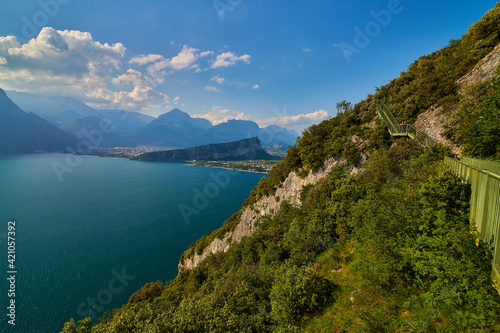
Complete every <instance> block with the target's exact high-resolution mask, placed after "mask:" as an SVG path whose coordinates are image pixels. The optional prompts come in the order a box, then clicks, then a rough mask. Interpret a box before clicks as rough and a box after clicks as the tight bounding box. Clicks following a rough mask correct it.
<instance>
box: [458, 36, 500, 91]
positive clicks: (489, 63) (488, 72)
mask: <svg viewBox="0 0 500 333" xmlns="http://www.w3.org/2000/svg"><path fill="white" fill-rule="evenodd" d="M499 65H500V44H499V45H497V46H496V47H495V48H494V49H493V51H491V52H490V53H489V54H488V55H487V56H486V57H484V58H483V60H481V61H480V62H479V63H478V64H477V65H476V66H475V67H474V68H473V69H472V70H471V71H470V72H469V73H467V74H466V75H464V76H463V77H461V78H460V79H459V80H458V81H457V84H458V85H459V86H460V88H465V87H467V86H469V85H471V84H474V83H477V82H481V81H487V80H490V79H491V78H493V77H494V76H495V72H496V70H497V68H498V66H499Z"/></svg>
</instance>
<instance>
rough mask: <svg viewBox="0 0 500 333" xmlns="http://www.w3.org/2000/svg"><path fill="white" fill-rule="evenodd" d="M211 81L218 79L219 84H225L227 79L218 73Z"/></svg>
mask: <svg viewBox="0 0 500 333" xmlns="http://www.w3.org/2000/svg"><path fill="white" fill-rule="evenodd" d="M210 81H216V82H217V83H218V84H224V83H225V82H226V79H225V78H223V77H220V76H219V75H217V76H214V77H213V78H211V79H210Z"/></svg>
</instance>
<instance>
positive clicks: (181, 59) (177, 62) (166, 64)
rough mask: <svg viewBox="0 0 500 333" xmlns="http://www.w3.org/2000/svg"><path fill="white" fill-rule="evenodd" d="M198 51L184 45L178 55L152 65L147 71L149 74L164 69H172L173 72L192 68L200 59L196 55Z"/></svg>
mask: <svg viewBox="0 0 500 333" xmlns="http://www.w3.org/2000/svg"><path fill="white" fill-rule="evenodd" d="M198 51H199V50H198V49H195V48H193V47H189V46H187V45H184V47H183V48H182V51H181V52H180V53H179V54H178V55H176V56H175V57H173V58H171V59H163V60H161V61H158V62H156V63H154V64H152V65H151V66H149V68H148V71H149V72H150V73H156V72H159V71H161V70H163V69H165V68H172V69H174V70H181V69H184V68H187V67H189V66H192V65H193V64H194V63H195V62H196V60H198V58H199V57H200V55H199V53H197V52H198Z"/></svg>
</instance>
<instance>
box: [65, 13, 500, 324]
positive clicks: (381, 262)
mask: <svg viewBox="0 0 500 333" xmlns="http://www.w3.org/2000/svg"><path fill="white" fill-rule="evenodd" d="M499 27H500V5H497V6H496V7H495V8H494V9H492V10H491V11H490V12H489V13H487V14H486V15H485V17H484V18H483V19H482V20H481V21H479V22H478V23H476V24H474V25H473V26H472V27H471V28H470V29H469V31H468V33H467V34H466V35H465V36H464V37H463V38H462V40H460V41H452V42H451V43H450V45H449V46H448V47H446V48H444V49H442V50H440V51H438V52H436V53H433V54H431V55H428V56H425V57H422V58H420V59H419V60H417V61H416V62H415V63H414V64H412V65H411V66H410V68H409V69H408V71H407V72H404V73H402V74H401V76H400V77H399V78H397V79H395V80H393V81H392V82H390V83H389V84H388V85H387V86H385V87H381V88H379V89H377V90H378V91H377V92H376V93H375V94H374V95H370V96H368V97H367V98H366V99H365V100H364V101H362V102H360V103H359V104H356V105H354V106H352V105H350V104H349V103H347V102H343V103H339V105H338V109H339V114H338V116H336V117H335V118H332V119H330V120H327V121H324V122H322V123H321V124H319V125H315V126H312V127H311V128H309V129H308V130H307V131H305V133H304V136H303V137H302V138H301V139H300V141H299V142H298V144H297V145H296V146H294V147H290V150H289V153H288V156H287V157H286V158H285V160H283V161H282V162H281V163H280V164H278V166H277V167H276V168H274V169H273V171H272V172H271V174H270V177H269V178H267V179H263V180H262V181H261V182H260V183H259V184H258V186H257V187H256V188H255V189H254V191H253V192H252V194H251V196H250V197H249V199H248V200H247V201H246V202H245V205H246V206H251V205H252V204H253V203H255V202H256V201H257V200H258V199H259V198H261V197H263V196H265V195H269V194H272V193H273V192H274V191H275V188H276V187H277V186H278V185H279V184H280V182H282V181H283V180H284V179H285V178H286V177H287V175H288V174H289V173H290V172H291V171H293V170H295V171H299V173H302V174H304V173H305V171H307V170H309V169H312V170H315V169H317V168H319V167H320V166H321V165H322V163H323V161H324V160H325V158H327V157H330V156H333V157H342V158H344V159H345V161H347V162H348V165H351V166H352V165H357V164H359V165H360V167H361V168H362V169H363V172H360V173H358V174H353V175H351V173H350V168H349V166H347V167H337V168H335V169H334V170H332V172H331V173H330V174H329V175H328V176H327V177H326V178H324V179H323V180H321V181H320V182H319V183H317V184H316V185H314V186H308V187H306V188H304V190H303V191H302V194H301V200H302V206H301V207H292V206H291V205H290V204H289V203H288V202H286V201H284V202H282V203H281V208H280V211H279V213H278V215H277V216H275V217H273V218H271V217H264V218H262V219H261V220H260V221H259V227H258V228H257V230H256V232H255V233H254V234H253V235H252V236H251V237H246V238H243V240H242V241H241V242H240V243H238V244H233V245H232V247H231V248H230V250H229V251H228V252H226V253H223V252H221V253H217V254H214V255H211V256H209V257H208V258H207V259H206V260H205V261H203V262H202V263H201V264H200V265H199V266H198V267H196V268H194V269H193V270H190V271H182V272H180V273H179V275H178V276H177V278H176V279H175V280H173V281H170V282H167V283H166V284H163V283H161V282H157V283H154V284H148V285H147V286H145V287H144V288H142V289H141V290H139V291H138V292H136V293H135V294H134V295H132V297H131V298H130V301H129V303H128V304H127V305H125V306H124V307H123V308H121V309H118V310H115V312H114V313H113V314H112V315H111V316H110V317H107V318H103V319H102V320H101V321H100V323H98V324H97V325H94V326H92V327H91V323H90V320H89V319H87V320H86V321H82V322H80V324H79V325H76V324H75V323H74V322H68V323H67V324H66V325H65V328H64V332H78V331H79V332H276V331H281V332H300V331H306V332H402V331H405V332H498V331H500V317H499V316H500V297H499V295H498V292H497V291H496V290H495V289H494V288H493V286H492V283H491V266H490V260H489V258H488V255H487V250H486V246H484V244H483V243H482V242H481V241H479V240H478V239H477V238H476V236H475V234H474V233H473V232H471V231H473V230H471V226H470V224H469V222H468V213H469V212H468V196H469V189H468V187H467V185H466V184H463V183H462V182H461V181H460V179H458V178H457V177H456V176H455V175H454V174H453V173H452V172H451V171H450V170H449V169H447V167H445V166H444V165H443V163H442V160H443V157H444V155H445V154H446V153H447V152H448V150H447V148H446V147H443V146H440V145H435V146H432V147H429V148H425V149H424V148H422V147H421V146H420V145H418V144H417V143H415V142H412V141H406V139H399V140H394V139H392V138H390V136H389V135H388V133H387V130H386V128H385V126H384V124H383V123H382V122H381V121H380V120H379V119H376V118H375V107H376V105H377V104H378V103H380V102H382V101H383V100H384V99H385V100H389V99H388V98H389V97H392V100H391V101H390V102H389V103H388V107H389V108H390V110H391V111H393V113H394V114H395V115H396V117H398V120H399V121H401V120H407V121H409V120H411V119H416V117H417V116H418V115H419V114H420V113H422V112H423V111H425V110H426V109H427V108H428V107H430V106H431V105H434V104H436V103H438V104H440V105H443V106H446V110H447V112H448V113H447V119H448V121H449V133H450V134H449V136H450V137H452V139H453V140H454V141H455V142H457V143H459V144H462V145H464V147H465V149H466V151H469V152H471V154H477V155H482V156H495V155H498V151H499V150H498V142H499V137H498V136H494V137H493V138H491V137H490V136H486V135H484V136H478V135H474V134H473V133H478V132H479V133H486V132H485V131H486V129H485V128H486V127H487V128H488V131H489V132H487V133H496V132H495V131H496V127H495V126H496V125H497V124H498V123H495V124H493V123H492V122H493V120H494V119H496V118H494V117H497V113H498V104H497V90H496V89H497V88H496V85H495V82H497V81H494V82H492V84H491V85H490V84H489V83H484V84H478V86H475V87H473V88H470V89H472V90H473V91H472V92H470V93H469V94H465V95H464V94H463V93H462V94H460V93H459V92H458V88H456V87H455V81H456V80H457V79H458V78H460V77H461V76H462V75H464V74H465V73H467V72H468V71H469V70H470V69H471V68H472V67H473V66H474V65H475V64H476V63H477V62H478V61H479V60H480V59H481V58H482V57H484V56H485V55H486V54H488V52H489V51H490V50H492V49H493V47H495V45H497V44H498V42H499V36H498V33H499V31H500V30H499ZM474 89H475V90H474ZM470 94H472V97H471V98H470V99H469V97H470ZM466 111H467V112H466ZM463 119H466V120H467V123H464V121H463ZM467 145H468V146H467ZM484 147H486V148H488V149H489V150H488V149H485V148H484ZM491 147H495V148H491ZM362 156H364V157H365V159H362ZM366 157H367V158H368V159H367V161H366V162H364V161H365V160H366ZM237 218H238V216H237V215H235V216H234V217H233V220H234V219H237ZM233 220H231V221H230V222H229V223H230V224H231V225H234V224H235V221H233ZM211 237H213V236H211ZM209 240H210V239H207V238H205V239H204V240H202V242H204V244H208V243H209Z"/></svg>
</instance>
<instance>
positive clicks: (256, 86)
mask: <svg viewBox="0 0 500 333" xmlns="http://www.w3.org/2000/svg"><path fill="white" fill-rule="evenodd" d="M259 88H260V86H259V85H258V84H256V85H255V86H253V87H252V89H253V90H257V89H259Z"/></svg>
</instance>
